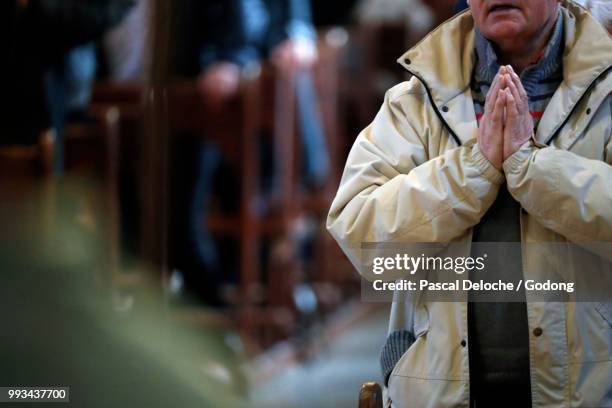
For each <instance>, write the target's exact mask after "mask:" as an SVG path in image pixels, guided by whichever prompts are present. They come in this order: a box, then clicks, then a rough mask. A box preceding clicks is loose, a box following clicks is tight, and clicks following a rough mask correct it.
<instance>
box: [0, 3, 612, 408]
mask: <svg viewBox="0 0 612 408" xmlns="http://www.w3.org/2000/svg"><path fill="white" fill-rule="evenodd" d="M586 5H587V6H588V7H591V8H592V10H593V13H594V14H596V15H597V16H598V17H600V18H601V20H602V22H604V23H607V24H608V26H610V25H609V22H610V20H609V16H610V14H611V13H610V2H609V1H590V2H587V4H586ZM464 7H465V4H462V2H459V3H457V2H456V1H455V0H336V1H323V0H310V1H309V0H217V1H215V0H206V1H205V0H172V1H166V0H4V1H3V2H2V4H1V5H0V8H2V12H1V13H0V15H1V16H2V18H3V19H6V21H4V24H1V25H0V26H1V27H2V28H1V29H2V30H4V31H5V32H4V35H2V36H1V37H0V38H1V40H0V41H3V42H4V43H5V46H4V47H3V50H4V51H3V52H4V53H5V58H4V59H3V61H4V62H3V63H2V64H0V65H1V66H0V78H1V80H2V82H3V87H2V89H3V93H2V98H1V101H2V102H0V197H1V200H0V220H1V224H0V225H2V231H3V233H2V234H1V235H0V262H1V265H2V266H1V270H2V275H1V276H2V284H1V285H0V310H1V311H0V316H2V317H1V320H0V321H1V322H2V324H3V327H2V333H3V334H2V336H1V337H0V359H1V360H2V367H3V369H2V372H1V373H0V385H2V386H36V385H50V386H70V387H71V400H72V402H73V403H74V404H76V406H82V407H90V406H91V407H94V406H100V407H102V406H104V407H107V406H160V407H161V406H164V407H167V406H170V404H175V405H176V406H185V407H196V406H197V407H207V406H211V407H218V406H225V407H228V406H248V407H251V406H253V407H334V408H338V407H340V408H342V407H356V406H357V399H358V393H359V388H360V386H361V384H362V383H364V382H366V381H380V372H379V365H378V355H379V349H380V346H381V345H382V344H383V341H384V338H385V336H386V312H387V311H386V307H385V305H377V304H367V303H363V302H361V301H360V285H359V280H358V277H357V274H356V273H355V272H354V271H353V269H352V267H351V265H350V264H349V262H348V261H347V259H346V258H345V257H344V256H343V255H342V253H341V252H340V250H339V249H338V247H337V246H336V245H335V243H334V242H333V240H332V239H331V237H330V236H329V235H328V234H327V233H326V230H325V217H326V214H327V210H328V208H329V205H330V203H331V200H332V198H333V196H334V194H335V190H336V188H337V186H338V183H339V179H340V176H341V171H342V166H343V163H344V160H345V158H346V156H347V154H348V151H349V149H350V146H351V144H352V141H353V140H354V138H355V137H356V136H357V134H358V133H359V131H360V130H361V129H363V128H364V127H365V126H367V125H368V123H369V122H370V121H371V120H372V119H373V117H374V115H375V114H376V112H377V110H378V107H379V105H380V104H381V102H382V98H383V95H384V92H385V91H386V90H387V89H388V88H390V87H391V86H393V85H394V84H396V83H398V82H400V81H402V80H405V79H406V78H407V76H406V73H405V72H402V70H401V69H400V67H399V65H397V64H396V62H395V61H396V59H397V58H398V57H399V56H400V55H401V54H403V52H404V51H405V50H407V49H408V48H410V47H411V46H412V45H414V44H415V43H416V42H418V41H419V40H420V39H421V38H422V37H423V36H424V35H425V34H426V33H427V32H428V31H430V30H431V29H432V28H433V27H435V26H436V25H437V24H439V23H441V22H443V21H444V20H446V19H448V18H449V17H451V16H452V15H453V14H454V13H456V12H458V11H460V10H462V9H463V8H464Z"/></svg>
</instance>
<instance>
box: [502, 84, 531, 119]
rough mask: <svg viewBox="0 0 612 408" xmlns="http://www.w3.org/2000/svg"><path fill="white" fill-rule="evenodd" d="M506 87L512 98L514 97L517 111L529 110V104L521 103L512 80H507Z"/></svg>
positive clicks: (519, 95) (524, 111)
mask: <svg viewBox="0 0 612 408" xmlns="http://www.w3.org/2000/svg"><path fill="white" fill-rule="evenodd" d="M508 77H509V76H508ZM506 89H507V90H508V91H510V94H511V95H512V98H513V99H514V102H515V104H516V107H517V110H518V112H519V113H526V112H527V111H529V104H525V103H523V101H522V98H521V94H520V93H519V90H518V89H517V87H516V84H515V83H514V81H512V80H510V81H509V82H508V88H506Z"/></svg>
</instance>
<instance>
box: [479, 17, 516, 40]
mask: <svg viewBox="0 0 612 408" xmlns="http://www.w3.org/2000/svg"><path fill="white" fill-rule="evenodd" d="M523 31H524V30H523V26H522V24H518V23H516V22H514V21H503V22H502V21H500V22H498V23H495V24H492V25H491V26H490V27H487V29H486V30H483V31H482V33H483V34H484V36H485V37H486V38H487V39H488V40H489V41H493V42H495V43H497V42H505V41H508V40H516V39H517V38H520V37H521V36H522V35H521V34H522V33H523Z"/></svg>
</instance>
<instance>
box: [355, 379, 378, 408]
mask: <svg viewBox="0 0 612 408" xmlns="http://www.w3.org/2000/svg"><path fill="white" fill-rule="evenodd" d="M359 408H383V395H382V388H381V387H380V385H379V384H378V383H375V382H368V383H365V384H363V385H362V386H361V390H360V391H359Z"/></svg>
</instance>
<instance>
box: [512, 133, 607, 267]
mask: <svg viewBox="0 0 612 408" xmlns="http://www.w3.org/2000/svg"><path fill="white" fill-rule="evenodd" d="M609 126H610V125H608V127H609ZM587 132H588V131H587ZM608 132H610V130H608ZM587 134H588V133H587ZM604 143H605V145H604V148H603V150H604V151H603V154H602V158H603V160H592V159H587V158H585V157H582V156H579V155H577V154H575V153H572V152H570V151H566V150H561V149H557V148H554V147H546V148H543V149H538V148H536V147H534V146H533V145H532V144H531V143H526V144H525V145H523V146H522V147H521V149H519V150H518V151H517V152H516V153H514V155H512V156H510V157H509V158H508V159H507V160H506V162H505V163H504V171H505V173H506V178H507V182H508V189H509V191H510V193H511V194H512V195H513V196H514V198H515V199H516V200H517V201H519V202H520V203H521V205H522V207H523V208H524V209H525V210H526V211H527V212H528V213H529V214H530V215H531V216H533V217H535V218H536V219H537V220H538V222H540V223H541V224H542V225H543V226H545V227H546V228H549V229H551V230H553V231H554V232H556V233H558V234H560V235H562V236H564V237H565V238H567V239H568V240H570V241H572V242H574V243H577V244H580V245H584V244H596V243H605V242H610V241H612V166H611V164H612V141H611V140H610V136H608V139H607V140H606V141H605V142H604ZM595 252H598V253H599V252H605V251H595ZM607 252H609V251H607ZM604 256H605V257H606V258H611V255H610V254H609V253H607V254H604Z"/></svg>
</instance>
